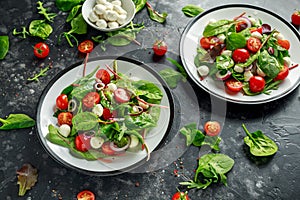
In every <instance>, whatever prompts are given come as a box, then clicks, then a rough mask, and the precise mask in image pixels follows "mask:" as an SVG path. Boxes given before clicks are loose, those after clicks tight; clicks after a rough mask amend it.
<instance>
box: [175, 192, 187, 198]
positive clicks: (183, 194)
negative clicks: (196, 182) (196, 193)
mask: <svg viewBox="0 0 300 200" xmlns="http://www.w3.org/2000/svg"><path fill="white" fill-rule="evenodd" d="M172 200H189V197H188V195H187V193H185V192H176V193H175V194H174V195H173V196H172Z"/></svg>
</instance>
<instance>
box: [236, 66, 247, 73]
mask: <svg viewBox="0 0 300 200" xmlns="http://www.w3.org/2000/svg"><path fill="white" fill-rule="evenodd" d="M233 69H234V71H236V72H239V73H242V72H243V71H244V68H243V67H240V66H238V65H234V67H233Z"/></svg>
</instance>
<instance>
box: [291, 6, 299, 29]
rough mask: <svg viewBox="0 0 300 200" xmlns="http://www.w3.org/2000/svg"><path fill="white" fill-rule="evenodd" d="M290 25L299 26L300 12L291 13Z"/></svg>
mask: <svg viewBox="0 0 300 200" xmlns="http://www.w3.org/2000/svg"><path fill="white" fill-rule="evenodd" d="M291 19H292V24H294V25H297V26H299V25H300V11H298V10H297V11H295V12H293V14H292V16H291Z"/></svg>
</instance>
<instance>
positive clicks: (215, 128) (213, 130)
mask: <svg viewBox="0 0 300 200" xmlns="http://www.w3.org/2000/svg"><path fill="white" fill-rule="evenodd" d="M204 131H205V133H206V135H208V136H217V135H219V133H220V131H221V125H220V123H219V122H217V121H208V122H206V123H205V125H204Z"/></svg>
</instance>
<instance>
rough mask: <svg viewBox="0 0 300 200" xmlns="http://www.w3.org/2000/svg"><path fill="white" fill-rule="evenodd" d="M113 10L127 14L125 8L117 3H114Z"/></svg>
mask: <svg viewBox="0 0 300 200" xmlns="http://www.w3.org/2000/svg"><path fill="white" fill-rule="evenodd" d="M114 11H116V12H117V13H119V14H120V15H127V12H126V10H124V9H123V8H122V7H121V6H118V5H114Z"/></svg>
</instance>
